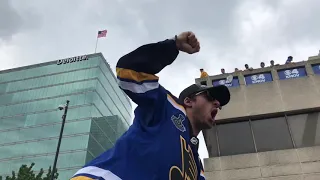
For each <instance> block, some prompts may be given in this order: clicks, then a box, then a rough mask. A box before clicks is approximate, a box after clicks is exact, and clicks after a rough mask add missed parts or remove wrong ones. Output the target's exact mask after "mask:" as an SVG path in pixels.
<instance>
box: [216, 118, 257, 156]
mask: <svg viewBox="0 0 320 180" xmlns="http://www.w3.org/2000/svg"><path fill="white" fill-rule="evenodd" d="M217 127H218V136H219V145H220V155H221V156H228V155H236V154H245V153H253V152H255V148H254V143H253V138H252V133H251V129H250V125H249V121H244V122H237V123H228V124H220V125H218V126H217Z"/></svg>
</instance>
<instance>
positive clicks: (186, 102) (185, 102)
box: [183, 97, 192, 107]
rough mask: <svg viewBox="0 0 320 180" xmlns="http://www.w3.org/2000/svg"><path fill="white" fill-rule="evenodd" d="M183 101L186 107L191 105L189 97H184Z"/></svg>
mask: <svg viewBox="0 0 320 180" xmlns="http://www.w3.org/2000/svg"><path fill="white" fill-rule="evenodd" d="M183 103H184V105H185V106H186V107H192V100H191V98H189V97H187V98H185V99H184V101H183Z"/></svg>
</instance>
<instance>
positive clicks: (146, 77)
mask: <svg viewBox="0 0 320 180" xmlns="http://www.w3.org/2000/svg"><path fill="white" fill-rule="evenodd" d="M116 71H117V76H118V78H120V79H128V80H133V81H135V82H142V81H158V80H159V77H158V76H156V75H153V74H148V73H144V72H136V71H134V70H131V69H124V68H117V70H116Z"/></svg>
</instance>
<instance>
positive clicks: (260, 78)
mask: <svg viewBox="0 0 320 180" xmlns="http://www.w3.org/2000/svg"><path fill="white" fill-rule="evenodd" d="M251 80H252V84H258V83H264V82H266V77H265V76H264V74H259V75H252V76H251Z"/></svg>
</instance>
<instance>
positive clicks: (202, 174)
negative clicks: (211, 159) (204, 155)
mask: <svg viewBox="0 0 320 180" xmlns="http://www.w3.org/2000/svg"><path fill="white" fill-rule="evenodd" d="M200 163H201V162H200ZM200 176H201V177H203V178H204V179H206V177H205V176H204V172H203V170H201V173H200Z"/></svg>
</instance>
